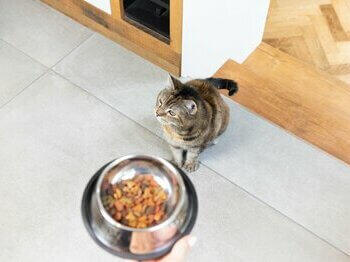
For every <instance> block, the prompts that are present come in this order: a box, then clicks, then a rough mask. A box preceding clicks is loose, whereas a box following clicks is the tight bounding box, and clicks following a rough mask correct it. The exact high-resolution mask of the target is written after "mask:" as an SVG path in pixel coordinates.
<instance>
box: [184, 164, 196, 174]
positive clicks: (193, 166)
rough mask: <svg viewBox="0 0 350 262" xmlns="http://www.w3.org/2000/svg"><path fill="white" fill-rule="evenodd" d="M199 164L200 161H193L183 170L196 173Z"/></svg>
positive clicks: (185, 165)
mask: <svg viewBox="0 0 350 262" xmlns="http://www.w3.org/2000/svg"><path fill="white" fill-rule="evenodd" d="M198 167H199V162H198V161H191V162H188V163H185V164H184V166H183V169H185V170H186V171H187V172H190V173H191V172H194V171H196V170H197V169H198Z"/></svg>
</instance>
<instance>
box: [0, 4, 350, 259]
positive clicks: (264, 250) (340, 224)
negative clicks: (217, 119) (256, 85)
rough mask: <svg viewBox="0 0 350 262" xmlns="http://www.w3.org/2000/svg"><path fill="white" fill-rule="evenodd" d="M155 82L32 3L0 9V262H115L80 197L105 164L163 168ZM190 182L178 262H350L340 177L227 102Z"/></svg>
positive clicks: (158, 79)
mask: <svg viewBox="0 0 350 262" xmlns="http://www.w3.org/2000/svg"><path fill="white" fill-rule="evenodd" d="M166 79H167V74H166V72H164V71H163V70H161V69H159V68H157V67H156V66H154V65H152V64H150V63H149V62H147V61H145V60H143V59H141V58H140V57H138V56H136V55H134V54H133V53H130V52H128V51H126V50H125V49H123V48H122V47H120V46H118V45H116V44H115V43H113V42H111V41H109V40H107V39H105V38H104V37H102V36H100V35H98V34H95V33H93V32H92V31H90V30H89V29H87V28H85V27H83V26H81V25H79V24H77V23H75V22H74V21H72V20H71V19H69V18H67V17H65V16H63V15H61V14H59V13H58V12H56V11H54V10H52V9H51V8H49V7H47V6H45V5H43V4H42V3H40V2H39V1H35V0H11V1H8V0H0V82H1V86H0V199H1V202H0V203H1V204H0V214H1V216H0V232H1V234H0V246H1V252H0V261H49V260H50V261H60V262H61V261H118V259H117V260H116V258H114V257H112V256H111V255H109V254H107V253H105V252H103V251H102V250H101V249H99V248H98V247H97V246H96V245H95V244H94V243H93V241H92V240H91V239H90V238H89V236H88V234H87V233H86V231H85V229H84V227H83V225H82V222H81V219H80V213H79V211H80V210H79V205H80V199H81V194H82V191H83V189H84V186H85V184H86V182H87V181H88V180H89V178H90V177H91V175H92V174H93V173H94V171H95V170H96V169H98V168H99V167H100V166H101V165H102V164H104V163H105V162H107V161H108V160H110V159H113V158H116V157H119V156H122V155H125V154H130V153H146V154H154V155H159V156H162V157H166V158H169V156H170V154H169V151H168V148H167V145H166V143H165V142H164V140H163V139H162V134H161V132H160V129H159V125H158V123H157V122H156V120H155V119H154V117H153V113H152V109H153V105H154V102H155V97H156V94H157V92H159V90H160V89H161V88H163V87H164V85H165V84H166ZM227 102H228V103H229V105H230V108H231V111H232V119H231V125H230V127H229V129H228V131H227V133H226V134H225V135H224V136H223V137H222V138H221V141H220V142H219V144H218V145H217V146H215V147H212V148H211V149H210V150H208V152H206V153H205V154H203V156H202V164H201V167H200V169H199V170H198V171H197V172H196V173H194V174H191V175H190V177H191V179H192V181H193V182H194V184H195V187H196V189H197V191H198V195H199V201H200V212H199V218H198V223H197V225H196V227H195V230H194V234H195V235H196V236H197V237H198V244H197V245H196V246H195V247H194V249H193V250H192V252H191V254H190V257H189V261H218V262H221V261H224V262H226V261H233V262H235V261H249V262H252V261H254V262H255V261H258V262H260V261H264V262H265V261H268V262H275V261H276V262H277V261H278V262H280V261H297V262H300V261H315V262H320V261H321V262H322V261H324V262H329V261H332V262H333V261H335V262H337V261H350V257H349V254H350V167H349V166H347V165H345V164H343V163H342V162H340V161H338V160H337V159H334V158H333V157H331V156H329V155H326V154H325V153H323V152H321V151H320V150H318V149H316V148H314V147H312V146H310V145H308V144H307V143H305V142H303V141H301V140H299V139H298V138H295V137H293V136H292V135H290V134H288V133H286V132H285V131H283V130H281V129H279V128H278V127H276V126H274V125H272V124H270V123H269V122H267V121H265V120H263V119H261V118H259V117H258V116H256V115H254V114H252V113H250V112H249V111H247V110H246V109H244V108H242V107H240V106H239V105H237V104H235V103H234V102H232V101H230V100H227Z"/></svg>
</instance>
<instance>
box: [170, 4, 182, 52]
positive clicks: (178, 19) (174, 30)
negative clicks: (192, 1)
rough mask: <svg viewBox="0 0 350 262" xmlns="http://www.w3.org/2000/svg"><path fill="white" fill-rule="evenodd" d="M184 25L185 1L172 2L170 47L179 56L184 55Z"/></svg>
mask: <svg viewBox="0 0 350 262" xmlns="http://www.w3.org/2000/svg"><path fill="white" fill-rule="evenodd" d="M173 10H176V11H173ZM182 24H183V1H182V0H170V46H171V47H172V49H173V50H175V52H178V53H179V54H181V53H182V26H183V25H182Z"/></svg>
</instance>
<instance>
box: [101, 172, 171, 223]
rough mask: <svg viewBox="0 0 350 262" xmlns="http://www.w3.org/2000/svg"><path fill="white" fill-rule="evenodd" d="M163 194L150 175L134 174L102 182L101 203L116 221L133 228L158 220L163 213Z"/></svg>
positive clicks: (161, 218)
mask: <svg viewBox="0 0 350 262" xmlns="http://www.w3.org/2000/svg"><path fill="white" fill-rule="evenodd" d="M167 198H168V197H167V194H166V192H165V191H164V189H163V188H162V187H161V186H159V184H158V183H157V182H156V181H155V180H154V178H153V176H152V175H138V176H135V177H134V178H133V179H128V180H123V181H121V182H120V183H117V184H115V185H111V184H108V185H106V186H105V189H104V190H103V194H102V204H103V206H104V207H105V209H106V210H107V211H108V213H109V214H110V215H111V216H112V217H113V218H114V219H115V220H116V221H118V222H120V223H122V224H124V225H126V226H129V227H134V228H146V227H150V226H154V225H156V224H159V223H160V222H161V221H162V220H163V219H164V218H166V215H165V202H166V200H167Z"/></svg>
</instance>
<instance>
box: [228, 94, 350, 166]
mask: <svg viewBox="0 0 350 262" xmlns="http://www.w3.org/2000/svg"><path fill="white" fill-rule="evenodd" d="M224 97H226V98H228V97H227V96H225V95H224ZM228 99H229V100H230V101H229V102H231V103H234V104H236V105H238V106H239V107H240V108H242V110H244V111H245V112H247V113H250V114H252V115H253V116H255V117H257V118H259V119H261V120H263V121H264V122H267V123H268V124H270V125H271V126H273V127H275V128H277V129H278V130H281V131H282V132H284V133H286V134H288V135H290V136H291V137H294V138H295V139H297V140H298V141H300V142H302V143H303V144H306V145H308V146H310V147H311V148H313V149H314V150H315V151H317V152H319V153H321V154H323V155H326V156H329V157H330V158H332V159H334V160H336V161H337V162H339V163H341V164H342V165H345V166H347V167H350V164H348V163H346V162H345V161H343V160H341V159H340V158H337V157H335V156H334V155H332V154H331V153H328V152H327V151H325V150H323V149H321V148H319V147H318V146H316V145H314V144H312V143H311V142H309V141H307V140H305V139H303V138H301V137H299V136H297V135H296V134H294V133H292V132H291V131H289V130H287V129H284V128H283V127H281V126H279V125H277V124H276V123H274V122H272V121H271V120H269V119H267V118H265V117H263V116H261V115H259V114H258V113H256V112H254V111H252V110H251V109H249V108H248V107H246V106H244V105H242V104H240V103H238V102H236V101H235V100H232V99H230V98H228Z"/></svg>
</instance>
